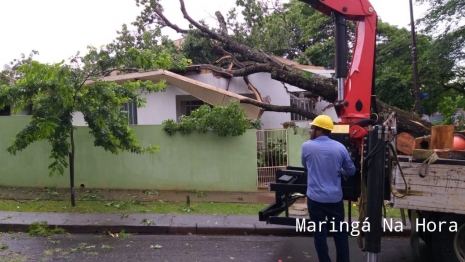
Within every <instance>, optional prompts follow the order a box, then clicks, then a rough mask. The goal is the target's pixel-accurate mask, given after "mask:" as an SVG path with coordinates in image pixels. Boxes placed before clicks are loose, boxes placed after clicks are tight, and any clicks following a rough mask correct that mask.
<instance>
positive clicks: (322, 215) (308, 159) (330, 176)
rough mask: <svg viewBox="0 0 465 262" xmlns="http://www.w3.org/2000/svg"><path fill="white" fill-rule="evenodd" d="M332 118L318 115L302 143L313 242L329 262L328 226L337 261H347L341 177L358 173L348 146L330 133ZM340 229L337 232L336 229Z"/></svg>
mask: <svg viewBox="0 0 465 262" xmlns="http://www.w3.org/2000/svg"><path fill="white" fill-rule="evenodd" d="M333 127H334V124H333V120H332V119H331V118H330V117H329V116H326V115H320V116H318V117H316V118H315V119H314V120H313V122H312V124H311V127H310V130H309V133H310V140H309V141H307V142H305V143H303V145H302V165H303V166H304V167H305V168H306V169H307V171H308V182H307V206H308V213H309V214H310V220H311V221H312V222H313V223H315V232H314V242H315V249H316V251H317V253H318V259H319V260H320V262H330V261H331V259H330V257H329V254H328V243H327V241H326V230H327V229H326V228H327V226H329V229H331V232H333V238H334V243H335V245H336V254H337V259H336V261H337V262H346V261H347V262H348V261H349V260H350V258H349V235H348V232H347V228H346V225H343V224H342V222H343V221H344V203H343V199H342V186H341V177H347V176H352V175H354V174H355V166H354V163H353V162H352V160H351V159H350V156H349V153H348V152H347V149H346V148H345V147H344V146H343V145H342V144H341V143H339V142H337V141H335V140H332V139H330V138H329V137H328V136H329V135H330V134H331V131H332V130H333ZM335 231H337V232H335Z"/></svg>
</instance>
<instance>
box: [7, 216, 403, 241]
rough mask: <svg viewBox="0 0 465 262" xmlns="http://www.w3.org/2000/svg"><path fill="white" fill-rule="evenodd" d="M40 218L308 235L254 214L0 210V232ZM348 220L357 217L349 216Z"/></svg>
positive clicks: (93, 225)
mask: <svg viewBox="0 0 465 262" xmlns="http://www.w3.org/2000/svg"><path fill="white" fill-rule="evenodd" d="M40 221H47V222H48V224H49V225H50V227H55V226H57V227H61V228H63V229H65V230H66V231H67V232H68V233H104V232H108V231H110V232H112V233H118V232H120V231H121V230H124V231H125V232H128V233H139V234H184V235H185V234H200V235H275V236H297V235H306V236H311V233H308V232H306V233H301V232H296V227H294V226H281V225H267V224H266V222H261V221H258V214H257V216H238V215H226V216H225V215H185V214H176V215H164V214H128V215H122V214H75V213H33V212H0V232H9V231H16V232H28V231H29V225H30V224H32V223H34V222H40ZM352 221H357V219H356V218H353V219H352ZM395 221H400V220H395ZM397 225H398V224H397ZM409 235H410V223H409V222H407V225H405V226H403V228H402V230H401V231H400V232H395V231H394V230H392V231H391V230H385V231H384V232H383V236H409Z"/></svg>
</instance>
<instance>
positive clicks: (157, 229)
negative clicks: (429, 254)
mask: <svg viewBox="0 0 465 262" xmlns="http://www.w3.org/2000/svg"><path fill="white" fill-rule="evenodd" d="M49 226H50V227H51V228H55V227H59V228H63V229H64V230H65V231H66V232H67V233H71V234H104V233H106V232H108V231H110V232H113V233H115V232H121V231H122V230H124V231H125V232H126V233H133V234H149V235H190V234H192V235H231V236H234V235H236V236H244V235H257V236H270V235H271V236H281V237H296V236H300V237H313V234H312V233H311V232H296V231H295V229H294V227H290V226H274V225H273V226H269V225H263V226H256V225H246V226H244V225H242V226H230V225H229V226H202V225H198V224H196V225H192V226H187V225H186V226H163V225H160V226H129V225H127V226H126V225H59V224H49ZM10 231H13V232H26V233H27V232H29V225H28V224H0V232H10ZM410 234H411V229H410V228H405V229H404V230H403V231H401V232H395V231H392V232H391V231H387V232H382V236H383V237H406V236H410ZM362 235H363V234H362ZM328 236H331V233H330V232H328ZM353 237H355V236H353Z"/></svg>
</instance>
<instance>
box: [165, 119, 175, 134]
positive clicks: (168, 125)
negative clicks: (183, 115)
mask: <svg viewBox="0 0 465 262" xmlns="http://www.w3.org/2000/svg"><path fill="white" fill-rule="evenodd" d="M162 124H163V130H164V131H165V132H166V133H168V135H170V136H172V135H174V133H176V131H178V124H177V123H176V122H175V121H174V120H173V119H167V120H164V121H163V122H162Z"/></svg>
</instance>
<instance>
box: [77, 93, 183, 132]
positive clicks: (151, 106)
mask: <svg viewBox="0 0 465 262" xmlns="http://www.w3.org/2000/svg"><path fill="white" fill-rule="evenodd" d="M178 95H189V94H188V93H186V92H184V91H183V90H181V89H179V88H177V87H176V86H168V87H167V88H166V91H165V92H157V93H151V94H144V95H142V97H143V98H145V99H147V103H146V104H145V107H142V108H138V109H137V124H138V125H159V124H161V123H162V122H163V121H164V120H166V119H170V118H172V119H175V120H176V119H177V116H176V113H177V111H176V96H178ZM73 125H75V126H86V125H87V123H86V121H85V120H84V116H83V114H82V113H80V112H77V113H75V115H74V117H73Z"/></svg>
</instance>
